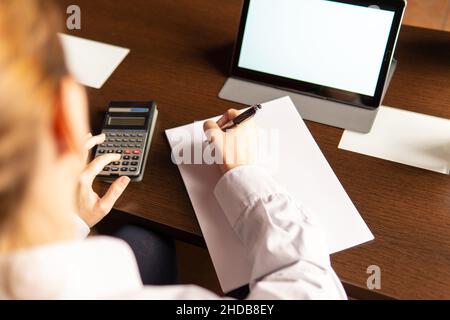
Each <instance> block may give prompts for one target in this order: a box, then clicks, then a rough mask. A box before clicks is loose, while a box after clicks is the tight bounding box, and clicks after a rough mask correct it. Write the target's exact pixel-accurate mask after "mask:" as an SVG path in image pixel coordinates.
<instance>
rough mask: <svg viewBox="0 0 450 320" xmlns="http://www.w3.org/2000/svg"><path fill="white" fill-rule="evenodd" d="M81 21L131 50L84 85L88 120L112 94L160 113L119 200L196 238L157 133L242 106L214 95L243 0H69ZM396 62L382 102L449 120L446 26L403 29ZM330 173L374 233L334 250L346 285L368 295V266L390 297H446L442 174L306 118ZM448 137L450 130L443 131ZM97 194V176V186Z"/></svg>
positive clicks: (449, 287)
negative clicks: (98, 84) (378, 155)
mask: <svg viewBox="0 0 450 320" xmlns="http://www.w3.org/2000/svg"><path fill="white" fill-rule="evenodd" d="M61 2H62V3H63V4H65V3H67V4H69V3H70V4H74V3H76V4H78V5H80V7H81V10H82V30H81V31H73V32H70V33H71V34H74V35H78V36H82V37H87V38H90V39H94V40H99V41H103V42H108V43H112V44H116V45H120V46H124V47H127V48H130V49H131V53H130V55H129V56H128V57H127V58H126V60H125V61H124V63H123V64H122V65H121V66H120V67H119V68H118V69H117V70H116V72H115V73H114V74H113V75H112V77H111V78H110V79H109V80H108V82H107V83H106V84H105V86H104V87H103V88H102V89H100V90H94V89H89V97H90V103H91V111H92V112H91V115H92V127H93V130H97V131H98V130H99V129H100V126H101V121H102V119H103V117H104V111H105V110H106V106H107V104H108V102H109V101H111V100H139V99H142V100H148V99H154V100H156V101H157V102H158V104H159V110H160V117H159V121H158V124H157V127H156V132H155V137H154V141H153V144H152V148H151V151H150V157H149V163H148V165H147V172H146V176H145V180H144V182H143V183H139V184H133V185H131V186H130V187H129V188H128V190H127V191H126V194H125V195H124V196H123V197H122V199H121V200H120V201H119V202H118V203H117V206H116V209H118V210H120V211H123V212H126V213H130V214H132V215H135V216H139V217H143V218H145V219H148V221H149V224H151V225H153V226H154V227H155V228H158V229H159V230H162V231H164V232H166V233H168V234H170V235H173V236H175V237H177V238H179V239H182V240H185V241H190V242H192V243H197V244H202V243H203V240H202V237H201V231H200V228H199V226H198V223H197V220H196V218H195V214H194V211H193V209H192V206H191V203H190V201H189V198H188V195H187V192H186V190H185V187H184V185H183V182H182V180H181V177H180V174H179V172H178V169H177V167H176V166H175V165H173V164H172V163H171V160H170V149H169V145H168V143H167V141H166V138H165V135H164V130H165V129H167V128H172V127H176V126H179V125H184V124H186V123H190V122H193V121H194V120H202V119H205V118H208V117H211V116H213V115H218V114H220V113H222V112H223V111H225V110H226V109H229V108H242V106H240V105H237V104H234V103H230V102H227V101H223V100H220V99H219V98H218V97H217V94H218V92H219V90H220V89H221V87H222V85H223V84H224V82H225V79H226V76H227V70H228V66H229V64H230V57H231V52H232V46H233V41H234V39H235V36H236V32H237V29H238V23H239V18H240V7H241V1H240V0H227V1H219V0H178V1H166V0H134V1H124V0H118V1H107V0H95V1H92V0H91V1H88V0H77V1H61ZM396 57H397V59H398V61H399V64H398V69H397V71H396V73H395V76H394V79H393V82H392V85H391V87H390V89H389V92H388V95H387V97H386V99H385V104H387V105H389V106H393V107H397V108H402V109H407V110H411V111H416V112H420V113H425V114H430V115H435V116H440V117H444V118H450V108H449V107H450V58H449V57H450V33H445V32H439V31H431V30H425V29H418V28H413V27H403V29H402V31H401V35H400V39H399V43H398V47H397V53H396ZM307 125H308V127H309V129H310V130H311V132H312V134H313V136H314V137H315V139H316V140H317V143H318V144H319V146H320V148H321V149H322V151H323V153H324V154H325V156H326V158H327V159H328V161H329V162H330V164H331V166H332V168H333V169H334V171H335V172H336V175H337V176H338V178H339V179H340V181H341V182H342V184H343V185H344V187H345V189H346V191H347V192H348V194H349V195H350V197H351V199H352V200H353V201H354V203H355V205H356V207H357V208H358V210H359V211H360V213H361V215H362V216H363V218H364V220H365V221H366V222H367V224H368V225H369V227H370V229H371V230H372V231H373V233H374V234H375V238H376V240H374V241H373V242H371V243H368V244H364V245H361V246H359V247H356V248H353V249H350V250H347V251H344V252H341V253H338V254H335V255H333V256H332V261H333V266H334V268H335V269H336V271H337V273H338V275H339V277H340V278H341V280H342V281H344V282H345V283H347V284H348V286H347V288H349V290H352V288H353V290H355V292H356V291H358V292H359V293H358V294H359V295H360V296H361V294H360V293H361V292H365V291H367V290H368V289H366V280H367V277H368V274H366V269H367V267H368V266H370V265H378V266H380V268H381V271H382V280H381V281H382V282H381V284H382V288H381V290H377V292H378V293H381V294H382V295H385V296H390V297H394V298H450V179H449V177H448V176H445V175H441V174H437V173H433V172H428V171H425V170H421V169H417V168H412V167H408V166H404V165H401V164H396V163H392V162H388V161H384V160H379V159H375V158H371V157H367V156H364V155H359V154H355V153H351V152H347V151H342V150H339V149H338V148H337V146H338V143H339V140H340V138H341V136H342V132H343V131H342V130H340V129H336V128H332V127H328V126H325V125H321V124H317V123H312V122H308V123H307ZM449 138H450V137H449ZM96 189H97V190H99V191H100V192H102V190H104V189H105V185H103V184H100V183H97V184H96Z"/></svg>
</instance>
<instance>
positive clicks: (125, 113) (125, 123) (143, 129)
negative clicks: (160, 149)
mask: <svg viewBox="0 0 450 320" xmlns="http://www.w3.org/2000/svg"><path fill="white" fill-rule="evenodd" d="M157 117H158V109H157V105H156V103H155V102H154V101H149V102H136V101H133V102H131V101H115V102H111V103H110V105H109V107H108V111H107V113H106V117H105V121H104V124H103V129H102V133H103V134H105V136H106V140H105V142H104V143H103V144H101V145H99V146H98V147H97V150H96V152H95V157H99V156H102V155H105V154H120V155H121V159H120V161H117V162H113V163H111V164H110V165H108V166H106V167H105V168H103V171H102V172H101V173H100V175H99V176H98V179H99V180H102V181H106V182H112V181H114V180H116V179H117V178H119V177H121V176H127V177H129V178H130V179H131V181H132V182H140V181H142V179H143V177H144V172H145V166H146V163H147V157H148V153H149V149H150V144H151V140H152V137H153V132H154V129H155V124H156V119H157Z"/></svg>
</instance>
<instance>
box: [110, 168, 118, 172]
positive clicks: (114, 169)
mask: <svg viewBox="0 0 450 320" xmlns="http://www.w3.org/2000/svg"><path fill="white" fill-rule="evenodd" d="M111 171H112V172H118V171H119V168H112V169H111Z"/></svg>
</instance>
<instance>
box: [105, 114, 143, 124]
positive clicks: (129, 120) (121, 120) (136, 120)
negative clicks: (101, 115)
mask: <svg viewBox="0 0 450 320" xmlns="http://www.w3.org/2000/svg"><path fill="white" fill-rule="evenodd" d="M145 120H146V119H145V117H111V116H110V117H108V125H109V126H131V127H142V126H144V125H145Z"/></svg>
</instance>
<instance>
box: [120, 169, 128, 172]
mask: <svg viewBox="0 0 450 320" xmlns="http://www.w3.org/2000/svg"><path fill="white" fill-rule="evenodd" d="M120 171H122V172H127V171H128V168H122V169H120Z"/></svg>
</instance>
